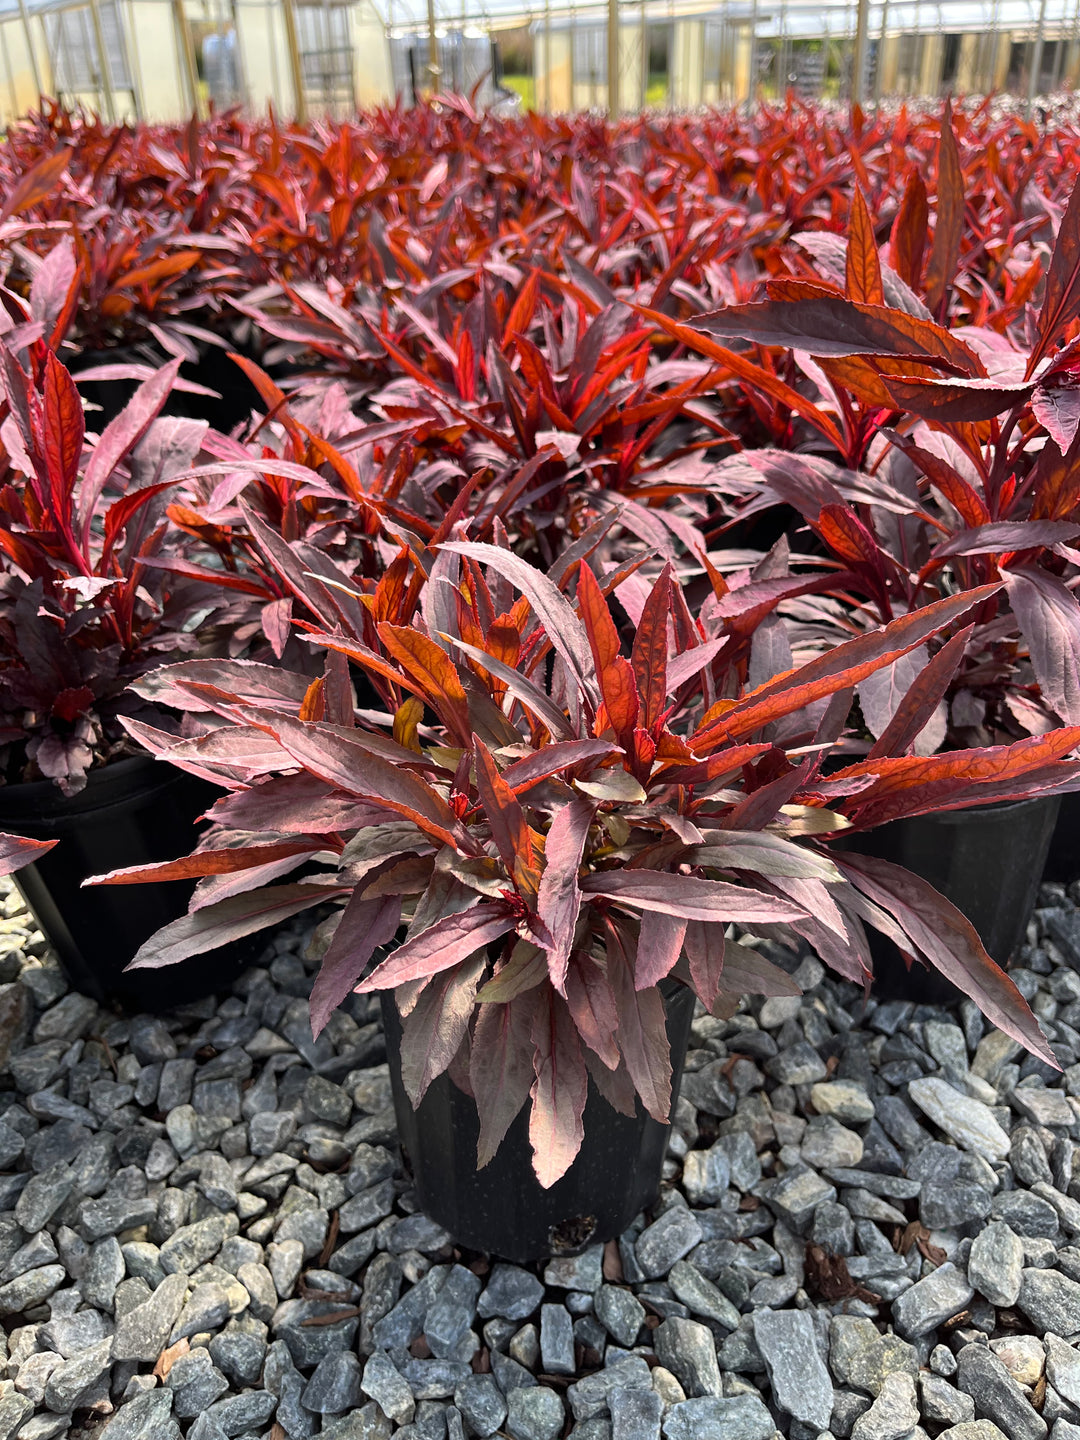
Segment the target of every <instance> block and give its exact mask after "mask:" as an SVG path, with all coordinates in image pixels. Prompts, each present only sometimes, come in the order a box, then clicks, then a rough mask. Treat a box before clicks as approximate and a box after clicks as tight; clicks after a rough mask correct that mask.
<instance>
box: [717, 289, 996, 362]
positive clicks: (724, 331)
mask: <svg viewBox="0 0 1080 1440" xmlns="http://www.w3.org/2000/svg"><path fill="white" fill-rule="evenodd" d="M689 326H690V328H691V329H693V330H703V331H704V332H705V333H706V334H708V335H718V336H720V337H721V338H722V339H737V338H738V339H743V340H753V341H756V342H757V344H759V345H783V346H789V347H790V348H791V349H794V350H805V351H806V352H807V353H808V354H810V355H906V356H911V357H915V356H924V355H928V356H936V357H938V358H940V359H942V360H948V361H949V362H950V364H952V365H955V366H957V367H958V369H959V370H960V372H961V373H962V374H965V375H981V374H983V373H984V372H983V366H982V362H981V361H980V360H979V358H978V356H977V355H976V354H975V352H974V351H973V350H971V349H969V348H968V346H966V345H965V344H964V343H963V341H961V340H957V339H956V337H955V336H954V335H951V334H950V333H949V331H948V330H946V329H945V328H944V327H943V326H941V325H936V324H934V322H933V321H932V320H920V319H918V318H917V317H916V316H914V315H908V314H905V312H904V311H902V310H890V309H888V308H887V307H886V306H884V305H859V304H855V303H854V302H853V301H851V300H844V299H841V297H840V296H839V295H836V296H832V295H823V296H819V297H817V298H815V299H812V300H763V301H759V302H758V303H756V304H751V305H725V306H724V308H723V309H722V310H713V311H712V312H711V313H709V314H707V315H699V316H696V317H695V318H694V319H693V320H691V321H690V322H689Z"/></svg>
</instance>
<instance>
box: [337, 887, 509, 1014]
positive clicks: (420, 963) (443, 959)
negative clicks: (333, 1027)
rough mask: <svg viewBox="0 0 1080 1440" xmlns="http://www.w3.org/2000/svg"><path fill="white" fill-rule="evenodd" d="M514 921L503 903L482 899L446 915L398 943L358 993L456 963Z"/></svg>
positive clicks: (388, 986) (384, 987) (394, 984)
mask: <svg viewBox="0 0 1080 1440" xmlns="http://www.w3.org/2000/svg"><path fill="white" fill-rule="evenodd" d="M515 924H516V921H515V920H514V917H513V915H511V914H510V912H509V910H508V909H507V907H506V906H505V905H502V904H499V903H497V902H490V903H489V902H487V901H481V902H480V904H479V905H474V906H473V907H472V909H471V910H462V911H460V912H458V913H456V914H452V915H445V916H443V918H442V919H441V920H436V921H435V923H434V925H429V926H428V928H427V929H426V930H423V931H421V933H420V934H419V935H417V936H415V937H414V938H413V939H410V940H406V941H405V943H404V944H403V945H399V946H398V948H397V949H396V950H395V951H394V953H393V954H392V955H391V956H389V957H388V958H387V959H386V960H384V961H383V962H382V964H381V965H377V966H376V967H375V969H374V970H373V971H372V972H371V974H370V975H369V976H368V977H367V979H366V980H363V981H361V983H360V984H359V985H357V987H356V993H357V994H358V995H368V994H371V993H372V992H373V991H375V990H393V989H395V987H397V986H398V985H407V984H408V983H409V982H410V981H412V980H423V979H424V978H426V977H427V976H429V975H438V974H440V973H441V972H442V971H443V970H449V969H450V967H451V965H458V964H460V963H461V961H462V960H467V959H468V958H469V957H470V956H471V955H474V954H476V953H477V952H478V951H481V950H484V949H485V948H486V947H487V946H488V945H490V944H491V943H492V941H493V940H498V939H500V938H501V937H502V936H503V935H505V934H507V932H508V931H510V930H513V928H514V926H515Z"/></svg>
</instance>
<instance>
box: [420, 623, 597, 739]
mask: <svg viewBox="0 0 1080 1440" xmlns="http://www.w3.org/2000/svg"><path fill="white" fill-rule="evenodd" d="M440 638H441V639H443V640H446V641H448V642H449V643H450V644H451V645H456V646H457V648H458V649H459V650H463V651H464V652H465V654H466V655H468V657H469V659H470V660H476V661H478V662H479V663H480V664H481V665H482V666H483V667H484V669H485V670H487V671H489V672H490V673H491V674H492V675H494V677H495V679H496V680H501V681H502V683H503V684H504V685H505V686H506V688H507V690H509V692H510V694H511V695H513V697H514V699H515V700H517V701H519V702H520V703H521V704H522V705H523V706H524V707H525V709H526V710H531V711H532V713H533V714H534V715H535V716H536V718H537V719H538V720H540V721H542V722H543V723H544V724H545V725H546V726H547V728H548V729H549V730H550V731H551V733H552V735H559V736H561V737H562V738H563V739H566V740H572V739H573V738H574V727H573V726H572V725H571V724H570V721H569V720H568V719H567V718H566V716H565V715H564V714H563V712H562V711H561V710H560V709H559V707H558V706H557V705H556V704H555V703H554V701H552V700H551V698H550V697H549V696H547V695H545V694H544V692H543V691H542V690H541V689H540V687H539V686H538V685H534V684H533V682H532V681H531V680H530V679H529V678H528V676H526V675H522V673H521V672H520V670H514V669H513V668H512V667H511V666H509V665H504V664H503V662H502V661H501V660H498V659H496V657H495V656H494V655H489V654H488V652H487V651H486V650H481V649H480V648H479V646H476V645H468V644H466V642H465V641H464V640H458V639H457V638H456V637H455V636H453V635H450V634H448V633H447V634H442V635H441V637H440Z"/></svg>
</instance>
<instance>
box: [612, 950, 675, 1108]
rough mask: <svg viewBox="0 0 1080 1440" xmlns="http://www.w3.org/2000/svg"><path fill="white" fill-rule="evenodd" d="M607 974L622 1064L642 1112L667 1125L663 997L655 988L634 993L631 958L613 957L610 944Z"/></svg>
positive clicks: (668, 1098)
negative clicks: (644, 1111)
mask: <svg viewBox="0 0 1080 1440" xmlns="http://www.w3.org/2000/svg"><path fill="white" fill-rule="evenodd" d="M608 975H609V978H610V980H611V988H612V991H613V992H614V995H615V1008H616V1011H617V1012H618V1016H619V1050H620V1052H621V1054H622V1059H623V1064H624V1065H625V1066H626V1068H627V1070H628V1071H629V1072H630V1078H631V1080H633V1082H634V1089H635V1090H636V1091H637V1093H638V1094H639V1095H640V1096H641V1102H642V1104H643V1105H644V1106H645V1109H646V1110H647V1111H648V1112H649V1114H650V1115H651V1116H652V1117H653V1119H654V1120H659V1122H660V1124H661V1125H666V1124H667V1123H668V1121H669V1120H670V1118H671V1046H670V1044H669V1043H668V1036H667V1021H666V1018H665V1015H664V1000H663V996H662V995H661V994H660V991H659V990H658V989H656V987H655V986H653V987H651V988H650V989H648V990H636V989H635V988H634V964H633V961H632V959H631V957H630V956H629V955H627V954H625V953H624V954H621V955H619V954H612V947H611V946H610V945H609V946H608Z"/></svg>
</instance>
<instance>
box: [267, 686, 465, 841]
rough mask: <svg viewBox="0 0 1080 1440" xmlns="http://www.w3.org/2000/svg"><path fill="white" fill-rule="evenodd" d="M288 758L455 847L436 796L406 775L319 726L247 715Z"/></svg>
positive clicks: (451, 825)
mask: <svg viewBox="0 0 1080 1440" xmlns="http://www.w3.org/2000/svg"><path fill="white" fill-rule="evenodd" d="M252 714H253V715H258V716H259V718H260V723H262V724H263V725H264V726H265V727H266V729H268V730H269V731H270V733H271V734H272V735H273V736H274V737H275V739H276V740H277V741H278V743H279V744H280V745H281V746H282V747H283V748H284V749H285V750H287V751H288V753H289V754H290V755H291V756H292V757H293V758H294V759H295V760H296V761H298V762H299V764H301V765H303V767H304V768H305V769H306V770H308V771H310V773H311V774H312V775H315V776H317V777H318V778H319V779H320V780H325V781H326V782H327V784H329V785H333V786H335V787H336V788H337V789H339V790H344V791H345V793H346V794H347V795H356V796H357V797H358V798H360V799H364V800H373V801H375V802H376V803H377V804H379V805H384V806H385V807H386V808H387V809H388V810H396V811H397V813H398V814H399V815H404V816H405V818H406V819H407V820H411V821H412V822H413V823H414V824H415V825H417V826H419V828H420V829H421V830H423V831H424V832H425V834H428V835H431V836H432V837H433V838H434V839H436V840H440V841H441V842H442V843H443V844H444V845H456V844H457V838H458V837H457V836H456V834H455V831H456V828H457V817H456V816H455V815H454V812H453V811H452V810H451V809H450V807H449V805H447V803H446V801H445V800H444V799H443V798H442V796H441V795H440V794H439V792H438V791H437V790H435V789H434V788H433V787H432V786H431V785H428V784H427V783H426V782H425V781H424V780H422V779H421V778H420V777H419V776H418V775H415V774H414V773H413V772H412V771H411V770H406V769H404V768H403V766H400V765H395V764H393V763H392V762H391V761H389V760H384V759H383V758H382V756H381V755H376V754H375V753H374V751H372V750H369V749H367V748H366V747H365V746H363V745H360V744H358V743H357V742H356V741H355V740H351V739H347V738H346V737H345V736H344V735H341V734H335V733H334V732H333V731H331V730H330V729H329V728H328V727H327V726H325V725H314V724H305V723H304V722H303V721H301V720H291V719H289V718H288V717H287V716H280V715H275V714H273V713H271V712H266V711H263V712H258V711H253V712H252Z"/></svg>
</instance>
